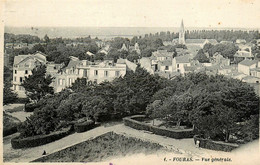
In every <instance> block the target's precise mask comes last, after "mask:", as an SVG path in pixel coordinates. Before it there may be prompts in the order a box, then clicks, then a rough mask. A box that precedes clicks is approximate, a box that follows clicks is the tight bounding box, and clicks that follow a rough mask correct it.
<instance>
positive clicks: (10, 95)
mask: <svg viewBox="0 0 260 165" xmlns="http://www.w3.org/2000/svg"><path fill="white" fill-rule="evenodd" d="M11 79H12V72H11V71H10V69H9V68H8V67H6V66H4V91H3V94H4V95H3V103H4V105H6V104H9V103H12V102H14V101H15V100H16V99H17V94H16V93H14V91H13V90H12V89H11V87H12V84H11Z"/></svg>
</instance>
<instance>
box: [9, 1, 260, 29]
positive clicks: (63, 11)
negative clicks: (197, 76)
mask: <svg viewBox="0 0 260 165" xmlns="http://www.w3.org/2000/svg"><path fill="white" fill-rule="evenodd" d="M181 19H183V20H184V24H185V26H186V27H219V28H223V27H238V28H239V27H242V28H260V0H74V1H73V0H5V10H4V21H5V25H6V26H29V27H30V26H91V27H179V26H180V21H181Z"/></svg>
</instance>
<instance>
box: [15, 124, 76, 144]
mask: <svg viewBox="0 0 260 165" xmlns="http://www.w3.org/2000/svg"><path fill="white" fill-rule="evenodd" d="M70 131H71V126H70V127H68V128H65V129H64V130H62V131H57V132H53V133H51V134H49V135H37V136H32V137H27V138H20V137H19V136H18V137H15V138H13V139H11V144H12V147H13V148H14V149H19V148H30V147H36V146H40V145H44V144H47V143H50V142H53V141H55V140H59V139H61V138H63V137H65V136H67V135H69V133H70Z"/></svg>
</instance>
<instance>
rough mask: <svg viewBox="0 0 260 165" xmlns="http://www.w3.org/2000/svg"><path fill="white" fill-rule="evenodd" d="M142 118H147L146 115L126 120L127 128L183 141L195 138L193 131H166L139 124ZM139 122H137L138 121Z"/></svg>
mask: <svg viewBox="0 0 260 165" xmlns="http://www.w3.org/2000/svg"><path fill="white" fill-rule="evenodd" d="M141 118H145V115H135V116H131V117H126V118H124V119H123V120H124V124H125V125H126V126H129V127H132V128H134V129H138V130H146V131H150V132H153V133H154V134H157V135H162V136H167V137H171V138H175V139H182V138H191V137H193V135H194V133H193V129H185V130H172V129H165V128H159V127H156V126H151V125H148V124H145V123H142V122H139V121H140V120H141ZM136 119H137V120H139V121H137V120H136Z"/></svg>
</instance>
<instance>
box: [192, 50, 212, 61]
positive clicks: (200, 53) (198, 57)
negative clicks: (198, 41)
mask: <svg viewBox="0 0 260 165" xmlns="http://www.w3.org/2000/svg"><path fill="white" fill-rule="evenodd" d="M194 59H195V60H198V61H199V62H200V63H208V62H209V58H208V57H207V56H206V55H205V54H204V52H203V49H200V50H199V51H198V53H197V55H196V56H195V57H194Z"/></svg>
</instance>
